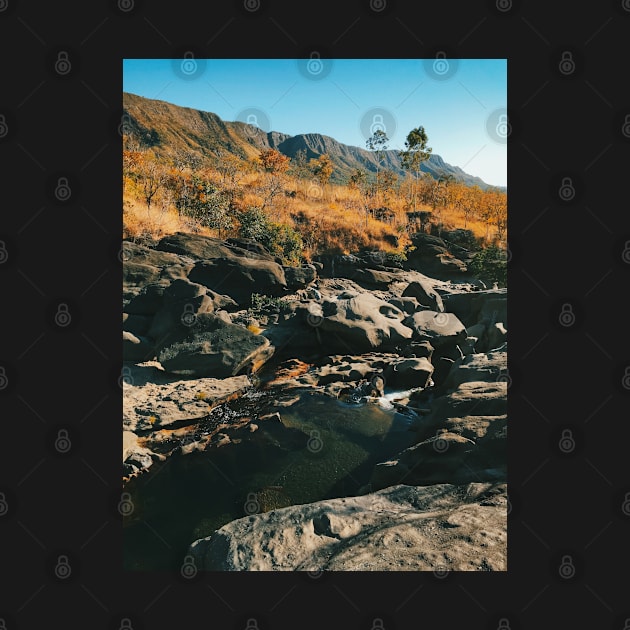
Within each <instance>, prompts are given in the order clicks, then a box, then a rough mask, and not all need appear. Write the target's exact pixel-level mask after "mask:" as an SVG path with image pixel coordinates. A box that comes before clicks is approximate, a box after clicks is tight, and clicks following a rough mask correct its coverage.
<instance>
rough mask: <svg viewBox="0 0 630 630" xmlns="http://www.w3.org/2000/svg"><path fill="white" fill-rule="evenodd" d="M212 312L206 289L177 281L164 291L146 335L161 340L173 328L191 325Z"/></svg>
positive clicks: (211, 302) (181, 280)
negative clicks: (160, 304) (201, 315)
mask: <svg viewBox="0 0 630 630" xmlns="http://www.w3.org/2000/svg"><path fill="white" fill-rule="evenodd" d="M213 310H214V302H213V300H212V298H211V297H209V296H208V295H207V294H206V288H205V287H204V286H202V285H200V284H195V283H194V282H190V281H189V280H185V279H178V280H174V281H173V282H171V284H170V285H169V286H168V287H166V288H165V289H164V293H163V296H162V306H161V307H160V309H159V310H158V311H157V312H156V313H155V315H154V317H153V321H152V322H151V326H150V327H149V331H148V334H149V336H150V337H152V338H153V339H155V340H158V341H159V340H161V339H163V338H164V337H165V336H166V335H168V334H169V333H170V332H171V331H172V330H173V328H174V327H177V326H179V325H181V324H184V325H191V324H192V323H193V322H194V321H195V320H196V318H197V316H198V315H199V314H201V313H210V312H212V311H213Z"/></svg>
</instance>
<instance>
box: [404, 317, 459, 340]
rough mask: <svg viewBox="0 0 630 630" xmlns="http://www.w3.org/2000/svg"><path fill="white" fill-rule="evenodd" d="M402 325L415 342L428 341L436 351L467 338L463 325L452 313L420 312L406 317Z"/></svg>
mask: <svg viewBox="0 0 630 630" xmlns="http://www.w3.org/2000/svg"><path fill="white" fill-rule="evenodd" d="M403 323H404V324H405V326H407V327H409V328H410V329H411V330H412V331H413V338H414V339H415V340H418V341H429V342H431V345H432V346H433V347H434V348H435V349H436V350H437V349H438V348H441V347H443V346H455V345H456V344H458V343H461V342H463V341H464V340H465V339H466V337H467V333H466V328H465V327H464V324H462V322H460V321H459V319H458V318H457V317H456V316H455V315H453V314H452V313H438V312H437V311H420V312H417V313H414V314H413V315H410V316H409V317H407V318H406V319H405V320H404V322H403Z"/></svg>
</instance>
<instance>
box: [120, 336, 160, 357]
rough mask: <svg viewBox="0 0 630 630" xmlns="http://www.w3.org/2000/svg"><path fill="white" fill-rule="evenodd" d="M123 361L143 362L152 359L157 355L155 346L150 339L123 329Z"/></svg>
mask: <svg viewBox="0 0 630 630" xmlns="http://www.w3.org/2000/svg"><path fill="white" fill-rule="evenodd" d="M122 335H123V361H130V362H132V363H142V362H143V361H151V360H152V359H153V358H154V357H155V347H154V346H153V344H152V343H151V340H150V339H147V338H146V337H140V336H136V335H134V334H133V333H131V332H129V331H128V330H123V334H122Z"/></svg>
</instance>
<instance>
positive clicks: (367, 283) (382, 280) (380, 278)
mask: <svg viewBox="0 0 630 630" xmlns="http://www.w3.org/2000/svg"><path fill="white" fill-rule="evenodd" d="M351 278H352V280H354V281H355V282H356V283H357V284H359V285H360V286H362V287H365V288H367V289H372V288H375V289H383V290H386V289H387V288H388V287H389V286H390V285H391V284H392V283H393V282H396V281H398V280H399V279H400V277H399V275H398V274H397V273H392V272H389V271H378V270H376V269H356V270H354V271H353V272H352V275H351Z"/></svg>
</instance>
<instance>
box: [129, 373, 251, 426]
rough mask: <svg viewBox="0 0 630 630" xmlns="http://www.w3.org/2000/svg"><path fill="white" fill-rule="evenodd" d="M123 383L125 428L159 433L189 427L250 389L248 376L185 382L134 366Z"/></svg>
mask: <svg viewBox="0 0 630 630" xmlns="http://www.w3.org/2000/svg"><path fill="white" fill-rule="evenodd" d="M134 368H135V369H131V368H128V369H129V372H128V375H127V378H126V379H125V381H124V382H123V429H124V430H127V431H135V432H137V431H143V432H145V431H152V430H156V431H157V430H159V429H161V428H164V427H166V426H169V425H173V424H175V423H177V424H184V423H186V424H188V423H192V422H195V421H197V420H200V419H201V418H203V417H204V416H206V415H207V414H208V413H209V411H210V409H211V408H212V407H213V406H215V405H217V404H219V403H220V402H224V401H225V400H228V399H229V398H231V397H233V396H236V395H238V394H241V393H243V392H245V391H246V390H247V389H249V388H250V387H251V382H250V380H249V378H248V376H247V375H242V376H233V377H231V378H222V379H217V378H198V379H188V380H183V379H181V377H180V378H178V377H173V376H171V375H164V373H162V372H161V370H159V369H158V368H157V367H155V366H134Z"/></svg>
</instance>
